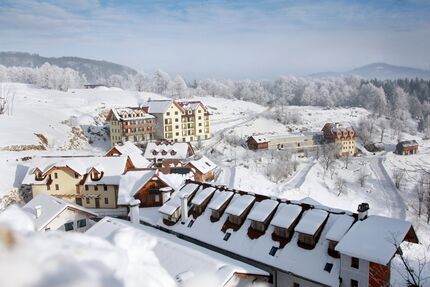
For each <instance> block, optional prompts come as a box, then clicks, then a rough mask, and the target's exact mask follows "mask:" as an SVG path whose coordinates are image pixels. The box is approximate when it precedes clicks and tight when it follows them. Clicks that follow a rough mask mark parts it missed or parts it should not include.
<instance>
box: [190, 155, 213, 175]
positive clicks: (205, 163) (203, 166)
mask: <svg viewBox="0 0 430 287" xmlns="http://www.w3.org/2000/svg"><path fill="white" fill-rule="evenodd" d="M188 164H190V165H192V166H193V167H194V168H195V169H196V170H197V171H199V172H200V173H202V174H206V173H208V172H211V171H213V170H214V169H216V168H217V165H216V164H215V163H214V162H213V161H211V160H210V159H208V158H207V157H206V156H201V157H200V158H198V159H194V160H191V161H189V162H188Z"/></svg>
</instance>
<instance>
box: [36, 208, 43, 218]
mask: <svg viewBox="0 0 430 287" xmlns="http://www.w3.org/2000/svg"><path fill="white" fill-rule="evenodd" d="M34 210H35V211H36V218H39V217H40V216H41V215H42V206H41V205H36V206H35V207H34Z"/></svg>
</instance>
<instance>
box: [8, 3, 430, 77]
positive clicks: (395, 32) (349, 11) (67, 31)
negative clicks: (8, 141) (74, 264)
mask: <svg viewBox="0 0 430 287" xmlns="http://www.w3.org/2000/svg"><path fill="white" fill-rule="evenodd" d="M0 50H1V51H25V52H31V53H38V54H40V55H42V56H79V57H85V58H92V59H98V60H107V61H112V62H116V63H120V64H124V65H128V66H130V67H133V68H135V69H137V70H139V71H141V72H146V73H153V72H154V71H155V70H156V69H157V68H160V69H162V70H165V71H167V72H169V73H170V74H171V75H173V76H174V75H175V74H181V75H183V76H184V77H186V78H188V79H194V78H207V77H215V78H233V79H244V78H250V79H256V78H266V79H269V78H274V77H277V76H279V75H286V74H296V75H306V74H310V73H316V72H326V71H345V70H349V69H351V68H354V67H358V66H361V65H365V64H368V63H372V62H387V63H391V64H398V65H407V66H412V67H419V68H425V69H429V67H430V1H428V0H411V1H403V0H397V1H386V0H378V1H371V0H368V1H365V0H361V1H358V0H357V1H353V0H348V1H306V0H305V1H276V0H273V1H271V0H265V1H233V0H226V1H194V0H186V1H179V0H170V1H161V0H158V1H157V0H155V1H138V0H135V1H126V0H108V1H101V0H100V1H99V0H52V1H36V0H11V1H9V0H0Z"/></svg>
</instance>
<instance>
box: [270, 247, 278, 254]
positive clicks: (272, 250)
mask: <svg viewBox="0 0 430 287" xmlns="http://www.w3.org/2000/svg"><path fill="white" fill-rule="evenodd" d="M276 251H278V247H275V246H272V248H271V249H270V251H269V255H270V256H275V254H276Z"/></svg>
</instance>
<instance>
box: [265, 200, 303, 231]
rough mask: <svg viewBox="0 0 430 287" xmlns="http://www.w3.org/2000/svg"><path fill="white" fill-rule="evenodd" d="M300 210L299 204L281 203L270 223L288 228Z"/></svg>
mask: <svg viewBox="0 0 430 287" xmlns="http://www.w3.org/2000/svg"><path fill="white" fill-rule="evenodd" d="M301 212H302V207H301V206H300V205H295V204H286V203H281V204H279V207H278V210H277V211H276V213H275V215H274V216H273V219H272V221H271V222H270V224H272V225H273V226H277V227H281V228H289V227H290V226H291V224H293V222H294V221H295V220H296V219H297V217H299V215H300V213H301Z"/></svg>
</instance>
